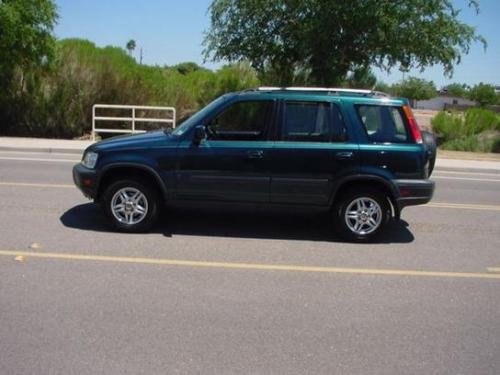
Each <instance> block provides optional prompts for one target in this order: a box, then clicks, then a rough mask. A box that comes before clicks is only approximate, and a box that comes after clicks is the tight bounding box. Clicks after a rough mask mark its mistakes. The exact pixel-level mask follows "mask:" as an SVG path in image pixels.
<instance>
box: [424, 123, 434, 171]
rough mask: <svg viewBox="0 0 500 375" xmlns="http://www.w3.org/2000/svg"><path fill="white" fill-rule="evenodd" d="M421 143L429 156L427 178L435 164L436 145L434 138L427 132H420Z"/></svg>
mask: <svg viewBox="0 0 500 375" xmlns="http://www.w3.org/2000/svg"><path fill="white" fill-rule="evenodd" d="M422 141H423V142H424V145H425V147H426V148H427V154H428V155H429V156H428V157H429V177H430V176H431V174H432V171H433V170H434V165H435V164H436V153H437V143H436V136H435V135H434V134H433V133H431V132H428V131H425V130H424V131H422Z"/></svg>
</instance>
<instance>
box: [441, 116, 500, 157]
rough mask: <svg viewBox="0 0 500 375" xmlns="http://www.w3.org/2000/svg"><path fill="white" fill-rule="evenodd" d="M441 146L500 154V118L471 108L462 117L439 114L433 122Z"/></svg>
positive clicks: (448, 148)
mask: <svg viewBox="0 0 500 375" xmlns="http://www.w3.org/2000/svg"><path fill="white" fill-rule="evenodd" d="M432 127H433V130H434V132H435V133H436V134H437V135H438V139H439V142H440V143H441V147H442V148H443V149H447V150H458V151H478V152H499V151H500V150H499V149H500V116H498V115H497V114H496V113H494V112H492V111H488V110H485V109H480V108H471V109H469V110H467V112H466V113H465V114H462V113H458V112H452V113H447V112H439V113H438V114H437V115H436V116H435V117H434V118H433V119H432Z"/></svg>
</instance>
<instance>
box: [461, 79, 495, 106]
mask: <svg viewBox="0 0 500 375" xmlns="http://www.w3.org/2000/svg"><path fill="white" fill-rule="evenodd" d="M468 96H469V99H471V100H474V101H475V102H477V103H478V104H479V105H480V106H485V105H490V104H495V103H496V102H497V99H498V98H497V94H496V92H495V87H493V86H492V85H488V84H485V83H482V82H481V83H479V84H477V85H475V86H473V87H471V89H470V90H469V93H468Z"/></svg>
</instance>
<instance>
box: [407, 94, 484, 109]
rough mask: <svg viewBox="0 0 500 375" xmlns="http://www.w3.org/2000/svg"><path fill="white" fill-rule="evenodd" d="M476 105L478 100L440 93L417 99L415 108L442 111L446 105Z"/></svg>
mask: <svg viewBox="0 0 500 375" xmlns="http://www.w3.org/2000/svg"><path fill="white" fill-rule="evenodd" d="M474 105H476V102H474V101H472V100H469V99H465V98H460V97H458V96H451V95H446V94H442V93H440V94H439V95H438V96H436V97H435V98H432V99H429V100H416V101H415V104H414V108H415V109H430V110H434V111H441V110H443V109H445V106H458V107H471V106H474Z"/></svg>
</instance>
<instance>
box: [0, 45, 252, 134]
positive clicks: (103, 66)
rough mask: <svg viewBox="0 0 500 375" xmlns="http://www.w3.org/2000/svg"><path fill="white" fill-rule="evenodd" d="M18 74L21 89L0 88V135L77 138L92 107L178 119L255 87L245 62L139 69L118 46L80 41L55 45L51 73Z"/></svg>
mask: <svg viewBox="0 0 500 375" xmlns="http://www.w3.org/2000/svg"><path fill="white" fill-rule="evenodd" d="M17 74H18V76H19V79H18V80H15V81H23V86H22V87H8V88H5V89H3V88H2V91H3V92H4V93H5V95H3V96H2V97H0V134H5V135H19V136H41V137H54V138H72V137H79V136H82V135H84V134H88V133H89V132H90V130H91V126H92V113H91V112H92V111H91V109H92V105H93V104H96V103H103V104H136V105H163V106H173V107H175V108H176V110H177V113H178V116H179V117H182V116H183V115H184V114H185V113H191V112H193V111H196V110H197V109H199V108H200V107H202V106H204V105H205V104H207V103H208V102H210V101H211V100H213V99H214V98H215V97H217V96H220V95H222V94H224V93H226V92H228V91H238V90H243V89H246V88H250V87H255V86H258V85H259V81H258V79H257V75H256V73H255V71H254V70H253V69H252V68H251V67H250V66H249V65H248V64H245V63H239V64H233V65H228V66H225V67H223V68H221V69H220V70H218V71H216V72H213V71H210V70H207V69H197V68H195V67H194V65H193V64H189V63H188V64H179V65H178V66H176V67H173V68H169V67H160V66H146V65H139V64H137V63H136V62H135V60H134V59H133V58H132V57H130V56H129V55H128V54H127V53H126V52H125V50H123V49H121V48H116V47H105V48H99V47H96V46H95V45H94V44H93V43H91V42H89V41H86V40H80V39H67V40H61V41H58V42H57V48H56V58H55V61H54V63H53V64H52V66H51V67H50V69H48V70H43V71H42V70H31V71H28V72H22V71H19V72H17ZM114 125H117V127H118V126H119V124H115V123H114ZM124 125H125V124H124Z"/></svg>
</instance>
